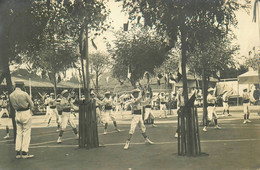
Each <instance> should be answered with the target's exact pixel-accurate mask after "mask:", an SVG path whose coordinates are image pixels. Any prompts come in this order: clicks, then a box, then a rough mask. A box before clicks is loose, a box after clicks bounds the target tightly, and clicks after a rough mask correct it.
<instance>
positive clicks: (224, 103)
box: [222, 90, 231, 116]
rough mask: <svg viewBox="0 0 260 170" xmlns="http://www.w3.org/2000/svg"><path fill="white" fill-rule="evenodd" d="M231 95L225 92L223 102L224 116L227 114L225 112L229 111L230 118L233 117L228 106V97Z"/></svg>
mask: <svg viewBox="0 0 260 170" xmlns="http://www.w3.org/2000/svg"><path fill="white" fill-rule="evenodd" d="M228 95H229V93H228V92H227V91H226V90H225V91H224V92H223V96H222V100H223V115H224V114H225V112H226V111H227V114H228V116H231V114H230V113H229V105H228V97H229V96H228Z"/></svg>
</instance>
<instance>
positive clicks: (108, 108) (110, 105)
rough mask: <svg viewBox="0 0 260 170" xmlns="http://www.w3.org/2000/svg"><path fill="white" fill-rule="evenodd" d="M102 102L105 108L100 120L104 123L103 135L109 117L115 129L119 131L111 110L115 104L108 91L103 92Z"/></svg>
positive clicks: (105, 132)
mask: <svg viewBox="0 0 260 170" xmlns="http://www.w3.org/2000/svg"><path fill="white" fill-rule="evenodd" d="M102 103H103V105H104V106H105V109H104V112H103V115H102V122H103V123H104V124H105V127H104V133H103V134H104V135H106V134H107V128H108V122H109V119H110V118H111V120H112V121H113V124H114V126H115V130H116V131H117V132H120V130H119V129H118V127H117V123H116V118H115V114H114V112H113V110H112V109H113V106H115V104H114V102H113V99H112V97H111V92H110V91H107V92H106V93H105V98H104V99H103V101H102Z"/></svg>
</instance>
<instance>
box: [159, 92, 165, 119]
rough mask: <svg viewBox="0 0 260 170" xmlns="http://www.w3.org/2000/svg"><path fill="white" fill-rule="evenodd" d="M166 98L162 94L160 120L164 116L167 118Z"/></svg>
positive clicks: (162, 93)
mask: <svg viewBox="0 0 260 170" xmlns="http://www.w3.org/2000/svg"><path fill="white" fill-rule="evenodd" d="M166 103H167V102H166V96H165V93H164V92H161V93H160V110H161V112H160V115H159V118H162V114H164V117H165V118H167V107H166Z"/></svg>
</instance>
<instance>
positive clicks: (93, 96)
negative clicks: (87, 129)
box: [90, 90, 103, 125]
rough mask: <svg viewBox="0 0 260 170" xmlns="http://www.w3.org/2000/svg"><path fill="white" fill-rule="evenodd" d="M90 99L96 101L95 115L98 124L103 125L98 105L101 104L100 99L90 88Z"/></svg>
mask: <svg viewBox="0 0 260 170" xmlns="http://www.w3.org/2000/svg"><path fill="white" fill-rule="evenodd" d="M90 100H93V101H95V102H96V117H97V122H99V123H100V124H102V125H103V123H102V121H101V110H100V108H99V107H100V106H101V105H102V104H103V103H102V101H100V100H99V99H98V98H97V97H96V95H95V93H94V90H90Z"/></svg>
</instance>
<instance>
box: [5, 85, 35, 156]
mask: <svg viewBox="0 0 260 170" xmlns="http://www.w3.org/2000/svg"><path fill="white" fill-rule="evenodd" d="M22 89H24V83H23V82H15V90H14V91H13V92H12V93H11V94H10V102H11V104H12V106H13V108H14V109H15V111H16V113H15V120H16V126H17V133H16V143H15V150H16V158H17V159H20V158H23V159H27V158H33V157H34V155H30V154H29V153H28V151H29V145H30V141H31V128H32V110H33V108H34V104H33V102H32V99H31V98H30V96H29V95H28V94H27V93H26V92H24V91H22Z"/></svg>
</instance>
